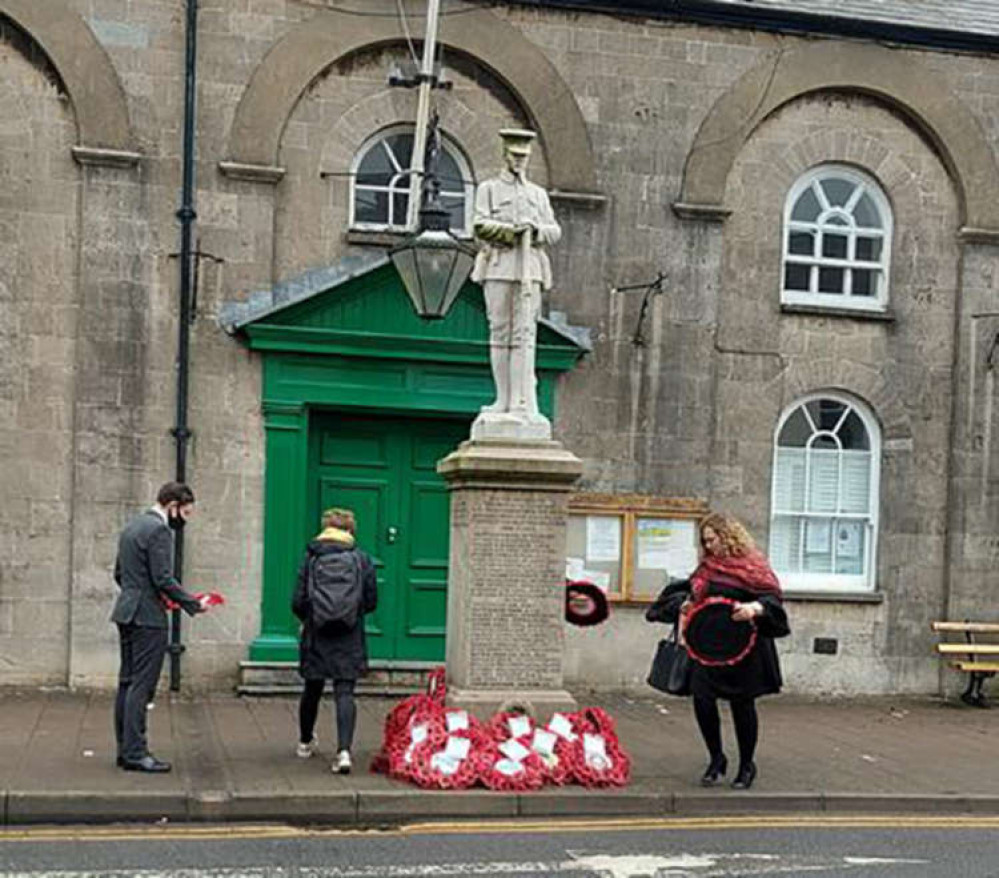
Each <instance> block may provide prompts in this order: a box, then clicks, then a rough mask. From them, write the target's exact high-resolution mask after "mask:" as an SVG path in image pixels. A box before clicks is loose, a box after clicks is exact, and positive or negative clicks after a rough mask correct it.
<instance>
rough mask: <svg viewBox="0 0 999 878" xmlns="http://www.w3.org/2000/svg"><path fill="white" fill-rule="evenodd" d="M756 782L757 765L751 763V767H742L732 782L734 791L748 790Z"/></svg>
mask: <svg viewBox="0 0 999 878" xmlns="http://www.w3.org/2000/svg"><path fill="white" fill-rule="evenodd" d="M754 780H756V763H755V762H750V763H749V765H740V766H739V773H738V774H737V775H736V776H735V780H733V781H732V789H733V790H748V789H749V788H750V787H751V786H752V785H753V781H754Z"/></svg>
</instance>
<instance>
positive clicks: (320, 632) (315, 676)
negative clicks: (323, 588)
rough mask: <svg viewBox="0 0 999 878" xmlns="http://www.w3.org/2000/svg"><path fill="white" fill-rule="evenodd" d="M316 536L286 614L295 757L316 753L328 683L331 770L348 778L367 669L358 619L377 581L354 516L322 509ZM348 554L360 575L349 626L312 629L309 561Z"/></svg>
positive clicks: (374, 595) (374, 598) (368, 607)
mask: <svg viewBox="0 0 999 878" xmlns="http://www.w3.org/2000/svg"><path fill="white" fill-rule="evenodd" d="M322 525H323V530H322V532H321V533H320V534H319V535H318V536H317V537H316V538H315V539H314V540H312V541H311V542H310V543H309V545H308V547H307V549H306V551H305V557H304V558H303V559H302V563H301V565H300V566H299V569H298V583H297V585H296V587H295V593H294V595H293V597H292V602H291V609H292V612H293V613H294V614H295V615H296V616H297V617H298V618H299V620H300V621H301V622H302V630H301V636H300V639H299V667H298V672H299V674H300V675H301V676H302V679H303V680H304V683H305V685H304V688H303V690H302V698H301V701H300V702H299V707H298V723H299V738H298V741H299V743H298V748H297V750H296V752H297V754H298V755H299V756H300V757H302V758H306V759H307V758H308V757H310V756H312V755H313V753H315V751H316V745H317V740H316V737H315V735H314V729H315V726H316V717H317V716H318V714H319V703H320V701H321V699H322V695H323V689H324V688H325V686H326V681H327V680H332V681H333V695H334V699H335V702H336V731H337V758H336V762H334V763H333V771H334V772H337V773H339V774H348V773H349V772H350V768H351V760H350V748H351V745H352V744H353V740H354V727H355V726H356V724H357V706H356V704H355V702H354V687H355V686H356V684H357V680H358V678H360V677H361V676H363V675H364V673H365V672H366V671H367V669H368V649H367V641H366V638H365V634H364V617H365V615H366V614H367V613H372V612H374V610H375V609H376V607H377V606H378V583H377V577H376V574H375V565H374V562H373V561H372V560H371V557H370V556H369V555H368V554H367V553H366V552H363V551H361V550H360V549H358V548H357V547H356V545H355V536H354V535H355V533H356V530H357V525H356V521H355V519H354V513H353V512H352V511H351V510H349V509H327V510H326V511H325V512H324V513H323V520H322ZM344 552H350V553H353V555H354V559H353V560H354V562H355V563H354V567H353V569H354V570H356V571H357V575H358V576H359V577H360V580H361V581H360V591H361V594H360V607H359V612H358V613H357V618H356V622H355V624H354V625H352V626H346V625H344V624H340V623H338V624H336V625H331V626H329V625H328V626H324V627H322V628H320V627H318V626H317V625H316V624H315V622H314V620H313V612H312V599H311V588H312V576H313V569H314V562H315V560H316V559H317V558H319V557H320V556H323V555H328V554H334V553H344Z"/></svg>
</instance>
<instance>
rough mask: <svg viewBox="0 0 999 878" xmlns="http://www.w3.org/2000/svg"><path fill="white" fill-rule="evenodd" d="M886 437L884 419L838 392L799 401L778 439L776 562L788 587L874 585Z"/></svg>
mask: <svg viewBox="0 0 999 878" xmlns="http://www.w3.org/2000/svg"><path fill="white" fill-rule="evenodd" d="M879 453H880V442H879V432H878V427H877V422H876V421H875V420H874V418H873V416H872V415H871V414H870V412H868V411H867V410H866V409H865V408H864V407H863V406H861V405H860V404H859V403H858V402H856V401H853V400H850V399H848V398H846V397H842V396H839V395H836V394H822V395H816V396H811V397H808V398H806V399H804V400H799V401H798V402H796V403H795V404H794V405H792V406H791V407H790V408H789V409H788V410H787V411H785V413H784V414H783V416H782V417H781V419H780V421H779V423H778V426H777V431H776V434H775V441H774V469H773V487H772V495H771V516H770V561H771V563H772V564H773V566H774V569H775V570H776V571H777V574H778V576H779V577H780V579H781V582H782V583H783V585H784V588H786V589H791V590H800V591H865V590H870V589H873V587H874V569H875V567H874V550H875V547H876V545H877V509H878V502H877V499H878V479H879V467H878V460H879Z"/></svg>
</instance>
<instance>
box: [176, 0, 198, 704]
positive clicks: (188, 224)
mask: <svg viewBox="0 0 999 878" xmlns="http://www.w3.org/2000/svg"><path fill="white" fill-rule="evenodd" d="M185 43H186V51H185V58H184V162H183V183H182V188H181V196H180V202H181V203H180V210H178V211H177V219H179V220H180V317H179V320H178V326H177V418H176V423H175V425H174V428H173V430H171V431H170V432H171V433H172V434H173V437H174V441H175V444H176V450H177V467H176V476H175V478H176V479H177V481H178V482H185V481H187V443H188V440H189V439H190V438H191V431H190V430H189V429H188V427H187V383H188V370H189V361H190V341H191V262H192V257H193V254H192V250H191V240H192V232H193V226H194V221H195V219H197V216H198V214H197V213H196V212H195V210H194V136H195V130H194V122H195V118H194V114H195V99H196V95H197V57H198V0H187V28H186V34H185ZM173 570H174V575H175V576H176V577H177V578H178V579H182V574H183V571H184V532H183V531H182V530H179V531H177V532H176V540H175V542H174V555H173ZM180 635H181V613H180V610H174V611H173V613H172V615H171V620H170V690H171V691H172V692H177V691H179V690H180V657H181V655H182V654H183V652H184V644H183V643H182V642H181V637H180Z"/></svg>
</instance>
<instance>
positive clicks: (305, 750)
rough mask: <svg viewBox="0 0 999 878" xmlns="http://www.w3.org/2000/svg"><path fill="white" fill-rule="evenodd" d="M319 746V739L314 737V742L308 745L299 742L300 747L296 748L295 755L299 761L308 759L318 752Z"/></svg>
mask: <svg viewBox="0 0 999 878" xmlns="http://www.w3.org/2000/svg"><path fill="white" fill-rule="evenodd" d="M318 746H319V739H318V738H317V737H316V736H315V735H313V736H312V740H311V741H309V743H308V744H303V743H302V742H301V741H299V743H298V746H297V747H295V755H296V756H297V757H298V758H299V759H308V758H309V757H310V756H312V754H313V753H315V752H316V748H317V747H318Z"/></svg>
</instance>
